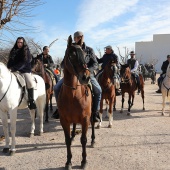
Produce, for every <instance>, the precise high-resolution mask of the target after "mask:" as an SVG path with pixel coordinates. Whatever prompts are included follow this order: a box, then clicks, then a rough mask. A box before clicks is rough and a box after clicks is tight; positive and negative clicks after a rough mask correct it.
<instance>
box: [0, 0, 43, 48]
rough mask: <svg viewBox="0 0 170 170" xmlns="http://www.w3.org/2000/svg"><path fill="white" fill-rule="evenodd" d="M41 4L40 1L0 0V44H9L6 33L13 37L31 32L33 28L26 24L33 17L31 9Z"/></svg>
mask: <svg viewBox="0 0 170 170" xmlns="http://www.w3.org/2000/svg"><path fill="white" fill-rule="evenodd" d="M42 4H43V3H42V1H41V0H0V35H1V39H0V44H1V45H5V44H6V43H7V42H9V41H8V40H7V39H9V37H8V36H7V35H8V34H7V33H10V34H12V35H15V33H20V32H21V31H22V33H26V32H27V31H28V30H29V31H30V30H32V31H33V27H32V26H30V25H29V24H27V23H28V22H29V19H30V17H33V15H31V13H32V11H33V9H34V8H35V7H37V6H39V5H42ZM2 30H3V31H2ZM2 42H3V43H2ZM4 43H5V44H4Z"/></svg>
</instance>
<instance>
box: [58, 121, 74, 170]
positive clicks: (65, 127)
mask: <svg viewBox="0 0 170 170" xmlns="http://www.w3.org/2000/svg"><path fill="white" fill-rule="evenodd" d="M60 123H61V125H62V127H63V130H64V135H65V143H66V146H67V162H66V165H65V169H68V170H70V169H71V167H72V163H71V158H72V153H71V138H70V123H67V122H65V121H63V120H61V119H60Z"/></svg>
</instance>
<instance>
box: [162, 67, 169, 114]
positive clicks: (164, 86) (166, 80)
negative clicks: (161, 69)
mask: <svg viewBox="0 0 170 170" xmlns="http://www.w3.org/2000/svg"><path fill="white" fill-rule="evenodd" d="M169 90H170V64H169V65H168V67H167V71H166V76H165V78H164V79H163V81H162V85H161V92H162V116H164V111H165V98H166V97H167V98H168V100H170V93H169ZM169 116H170V113H169Z"/></svg>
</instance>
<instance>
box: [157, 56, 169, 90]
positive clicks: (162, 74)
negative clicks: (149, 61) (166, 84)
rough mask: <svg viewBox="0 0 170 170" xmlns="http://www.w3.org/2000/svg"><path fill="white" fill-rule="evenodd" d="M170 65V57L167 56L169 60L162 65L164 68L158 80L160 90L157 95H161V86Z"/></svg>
mask: <svg viewBox="0 0 170 170" xmlns="http://www.w3.org/2000/svg"><path fill="white" fill-rule="evenodd" d="M169 63H170V55H167V60H166V61H164V62H163V63H162V67H161V70H162V73H161V74H160V77H159V78H158V80H157V81H158V87H159V89H158V90H157V91H156V93H161V84H162V81H163V79H164V77H165V74H166V70H167V67H168V65H169Z"/></svg>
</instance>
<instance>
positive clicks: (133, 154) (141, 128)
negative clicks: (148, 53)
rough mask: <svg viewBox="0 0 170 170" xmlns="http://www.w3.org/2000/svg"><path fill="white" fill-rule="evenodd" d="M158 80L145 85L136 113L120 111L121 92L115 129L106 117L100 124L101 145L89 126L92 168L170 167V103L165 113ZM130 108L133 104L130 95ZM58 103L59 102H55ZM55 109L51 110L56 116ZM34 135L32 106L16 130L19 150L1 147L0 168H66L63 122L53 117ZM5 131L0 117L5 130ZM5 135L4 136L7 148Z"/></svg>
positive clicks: (77, 150)
mask: <svg viewBox="0 0 170 170" xmlns="http://www.w3.org/2000/svg"><path fill="white" fill-rule="evenodd" d="M156 90H157V86H156V85H151V84H150V81H149V80H148V81H147V82H146V85H145V108H146V111H145V112H143V111H142V100H141V97H140V96H139V95H136V97H135V103H134V107H133V108H132V113H131V116H127V115H126V111H127V109H126V110H125V112H124V113H123V114H120V113H119V111H120V106H121V97H120V96H118V97H117V111H116V112H114V123H113V127H112V129H109V128H107V125H108V120H107V119H104V121H103V124H102V128H101V129H96V142H97V144H96V147H95V148H90V135H91V128H89V131H88V143H87V159H88V168H87V169H89V170H168V169H170V117H169V114H168V113H170V111H169V107H168V106H166V109H168V111H166V115H165V116H164V117H163V116H161V102H162V99H161V95H160V94H156V93H155V91H156ZM126 96H127V95H126ZM125 102H126V104H125V107H126V108H127V99H126V101H125ZM54 108H55V107H54ZM51 114H52V113H50V115H51ZM36 123H37V126H36V135H35V136H34V137H33V138H29V137H28V136H29V131H30V125H31V121H30V116H29V114H28V111H27V110H24V111H22V112H21V111H19V114H18V121H17V133H16V143H17V145H16V148H17V152H16V154H15V155H14V156H13V157H9V156H6V155H4V154H3V153H2V152H0V170H1V169H6V170H27V169H28V170H54V169H56V170H62V169H63V167H64V165H65V162H66V147H65V143H64V135H63V130H62V128H61V126H60V123H59V121H58V120H57V121H56V120H53V119H50V122H49V123H48V124H44V131H45V133H44V134H43V136H41V137H40V136H38V135H37V134H38V129H39V126H38V123H39V121H38V119H37V120H36ZM1 134H3V131H2V124H1V122H0V135H1ZM3 145H4V140H3V141H0V149H1V150H2V148H3ZM72 154H73V158H72V165H73V169H80V162H81V145H80V135H77V136H76V139H75V143H74V144H73V146H72Z"/></svg>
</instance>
